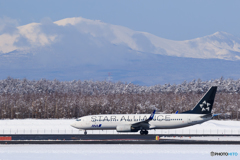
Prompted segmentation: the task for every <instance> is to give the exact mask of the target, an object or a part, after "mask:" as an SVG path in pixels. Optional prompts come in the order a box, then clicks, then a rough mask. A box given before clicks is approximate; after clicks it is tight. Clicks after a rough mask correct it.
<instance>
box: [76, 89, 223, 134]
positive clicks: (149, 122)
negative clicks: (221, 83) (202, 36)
mask: <svg viewBox="0 0 240 160" xmlns="http://www.w3.org/2000/svg"><path fill="white" fill-rule="evenodd" d="M216 91H217V86H212V87H211V88H210V89H209V90H208V91H207V93H206V94H205V95H204V96H203V97H202V99H201V100H200V101H199V102H198V103H197V104H196V106H195V107H194V108H193V109H191V110H189V111H185V112H181V113H178V111H177V112H176V113H175V114H155V113H156V110H154V111H153V112H152V114H151V115H149V114H101V115H89V116H83V117H80V118H77V119H76V121H75V122H74V123H72V124H71V126H72V127H74V128H77V129H79V130H84V134H85V135H86V134H87V130H116V131H117V132H138V131H140V134H141V135H147V134H148V130H152V129H176V128H182V127H187V126H192V125H196V124H201V123H203V122H206V121H208V120H210V119H212V118H213V117H214V116H217V115H218V114H212V113H211V111H212V106H213V103H214V98H215V94H216Z"/></svg>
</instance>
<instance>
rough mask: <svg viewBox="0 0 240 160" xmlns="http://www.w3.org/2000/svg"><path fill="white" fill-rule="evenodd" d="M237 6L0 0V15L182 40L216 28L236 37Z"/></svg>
mask: <svg viewBox="0 0 240 160" xmlns="http://www.w3.org/2000/svg"><path fill="white" fill-rule="evenodd" d="M239 8H240V1H239V0H165V1H161V0H0V17H9V18H11V19H17V20H18V22H19V25H24V24H27V23H31V22H40V21H41V20H42V19H43V18H46V17H49V18H51V19H52V20H53V21H56V20H60V19H63V18H69V17H83V18H88V19H98V20H101V21H103V22H106V23H111V24H116V25H122V26H125V27H128V28H131V29H133V30H137V31H145V32H149V33H152V34H155V35H157V36H159V37H163V38H167V39H172V40H186V39H192V38H196V37H202V36H205V35H209V34H212V33H214V32H217V31H225V32H228V33H231V34H233V35H235V36H239V37H240V29H239V28H240V18H239V17H240V9H239Z"/></svg>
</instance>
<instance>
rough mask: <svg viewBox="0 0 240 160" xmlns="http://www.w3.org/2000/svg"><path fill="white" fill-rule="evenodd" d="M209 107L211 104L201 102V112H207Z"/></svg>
mask: <svg viewBox="0 0 240 160" xmlns="http://www.w3.org/2000/svg"><path fill="white" fill-rule="evenodd" d="M209 106H211V104H210V103H207V102H206V101H203V103H202V104H200V107H201V108H202V112H203V111H206V110H207V111H209V110H210V108H209Z"/></svg>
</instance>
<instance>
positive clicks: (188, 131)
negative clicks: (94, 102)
mask: <svg viewBox="0 0 240 160" xmlns="http://www.w3.org/2000/svg"><path fill="white" fill-rule="evenodd" d="M87 133H88V134H139V132H120V133H119V132H117V131H116V130H88V131H87ZM0 134H83V131H82V130H81V131H80V130H77V129H0ZM149 134H199V135H204V134H219V135H220V134H230V135H231V134H232V135H236V134H239V136H240V129H158V130H149Z"/></svg>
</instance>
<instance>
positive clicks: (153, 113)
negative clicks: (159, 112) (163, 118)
mask: <svg viewBox="0 0 240 160" xmlns="http://www.w3.org/2000/svg"><path fill="white" fill-rule="evenodd" d="M155 112H156V110H154V111H153V112H152V114H151V115H150V117H149V118H148V120H152V119H153V117H154V115H155Z"/></svg>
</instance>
